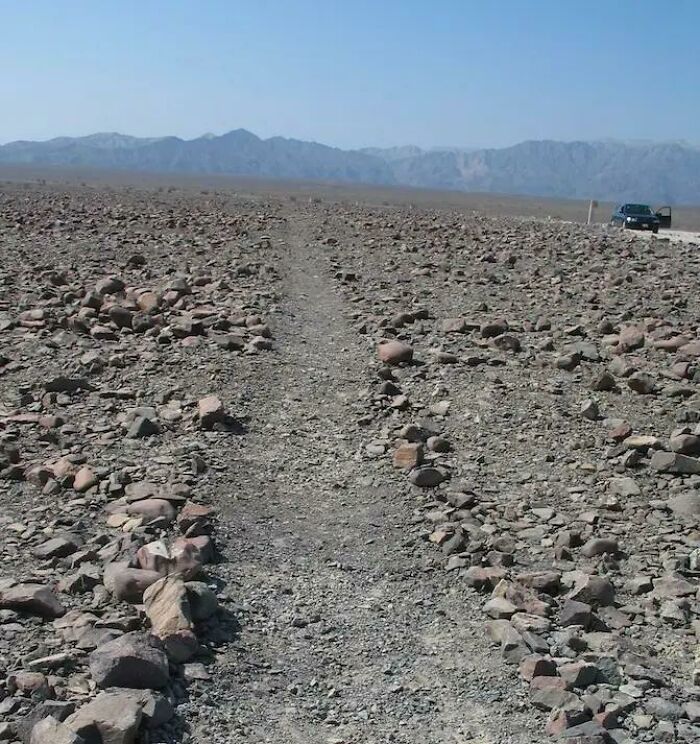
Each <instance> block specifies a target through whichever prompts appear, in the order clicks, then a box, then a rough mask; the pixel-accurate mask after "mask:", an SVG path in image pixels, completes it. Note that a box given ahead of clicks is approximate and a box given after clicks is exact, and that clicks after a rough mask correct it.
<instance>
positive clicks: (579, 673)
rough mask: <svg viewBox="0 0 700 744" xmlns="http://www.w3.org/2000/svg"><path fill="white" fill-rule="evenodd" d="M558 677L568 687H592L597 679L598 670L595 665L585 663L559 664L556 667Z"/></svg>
mask: <svg viewBox="0 0 700 744" xmlns="http://www.w3.org/2000/svg"><path fill="white" fill-rule="evenodd" d="M557 672H558V673H559V676H560V677H561V678H562V679H563V680H564V681H565V682H566V684H567V685H568V686H569V687H581V688H585V687H588V685H593V684H595V683H596V681H597V679H598V669H597V668H596V666H595V664H589V663H586V662H585V661H573V662H571V663H570V664H561V665H560V666H559V667H557Z"/></svg>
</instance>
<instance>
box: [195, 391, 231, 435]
mask: <svg viewBox="0 0 700 744" xmlns="http://www.w3.org/2000/svg"><path fill="white" fill-rule="evenodd" d="M197 412H198V416H199V424H200V426H201V427H202V428H203V429H211V428H212V427H213V426H214V425H215V424H218V423H221V422H223V421H224V420H225V417H226V412H225V409H224V404H223V403H222V402H221V401H220V400H219V398H217V397H216V396H215V395H207V396H206V397H204V398H201V399H200V400H199V402H198V403H197Z"/></svg>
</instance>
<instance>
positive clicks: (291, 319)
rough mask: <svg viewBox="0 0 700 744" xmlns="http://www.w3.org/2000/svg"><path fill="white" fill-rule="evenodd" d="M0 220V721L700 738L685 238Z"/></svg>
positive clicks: (74, 727)
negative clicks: (139, 693) (127, 584)
mask: <svg viewBox="0 0 700 744" xmlns="http://www.w3.org/2000/svg"><path fill="white" fill-rule="evenodd" d="M0 222H1V224H2V232H1V233H0V258H1V259H2V270H1V271H0V344H1V345H0V445H1V446H2V450H1V451H0V456H1V457H2V460H1V461H0V477H2V480H0V500H1V503H2V507H3V510H2V517H0V526H1V527H2V530H3V532H2V541H1V543H0V548H1V549H2V554H3V562H4V569H3V574H2V580H1V581H0V679H1V680H2V682H0V715H1V716H2V719H1V720H0V733H1V735H0V739H4V740H8V741H29V737H30V736H31V735H32V734H31V732H32V731H33V729H34V727H35V724H37V721H41V720H43V721H44V722H43V723H42V726H54V728H53V729H51V731H49V732H48V733H47V732H43V731H42V730H41V729H39V733H41V736H43V737H44V738H39V733H36V735H35V738H34V739H32V744H49V742H52V741H57V740H58V735H59V733H60V735H61V736H63V737H64V740H65V741H68V742H70V744H80V741H79V740H78V739H76V738H75V737H76V736H81V737H83V740H84V741H93V740H95V741H96V740H97V739H96V738H95V737H97V736H103V733H104V731H105V730H107V729H109V730H110V731H111V732H112V733H111V736H112V739H110V741H111V742H114V743H115V744H133V742H134V741H138V742H144V743H146V742H149V743H150V744H165V743H166V742H168V743H171V742H172V743H174V742H196V743H197V744H199V743H200V742H202V743H203V742H222V743H223V742H238V741H240V742H245V741H250V742H273V741H274V742H282V743H285V744H286V742H289V743H290V744H291V743H294V742H299V743H301V742H311V743H314V744H315V743H316V742H323V743H324V744H326V743H328V744H331V743H333V744H355V743H357V744H369V743H370V742H371V743H373V744H379V743H380V742H382V743H383V742H398V743H403V744H417V742H429V743H434V744H438V743H440V744H442V743H443V742H454V743H460V744H461V743H462V742H464V743H468V742H484V743H492V744H508V743H516V742H517V743H518V744H526V743H528V744H529V743H530V742H533V743H534V742H539V741H543V740H546V738H547V737H548V736H550V735H551V736H553V737H560V738H561V737H567V736H568V737H569V741H577V742H580V744H601V742H618V743H619V744H623V743H625V742H637V741H639V742H647V741H648V742H653V741H680V742H692V741H697V739H698V736H699V735H700V729H699V728H698V720H699V719H700V715H698V702H699V701H700V688H699V687H698V686H697V685H698V683H700V669H699V668H698V667H700V664H698V663H696V662H695V659H694V657H695V652H696V648H697V634H698V631H699V630H700V628H699V623H698V620H699V618H700V606H699V602H698V600H699V594H698V591H699V590H698V578H699V577H700V531H699V529H698V517H699V515H700V495H699V494H700V460H699V459H698V455H699V454H700V430H699V429H698V423H699V422H700V400H699V399H698V392H697V384H698V379H700V378H698V372H697V368H696V365H697V358H698V357H700V341H698V337H697V328H698V322H699V321H698V319H699V318H700V305H699V304H698V300H697V293H696V292H695V289H696V285H697V280H698V274H699V272H700V261H699V260H698V257H697V255H696V253H695V248H694V246H693V245H692V244H688V243H683V242H680V243H675V242H671V241H666V240H663V239H656V238H654V237H652V238H651V240H650V242H645V241H643V240H640V239H638V236H636V235H628V234H626V233H625V234H621V233H619V232H617V231H615V232H611V231H608V230H606V229H603V228H598V227H595V228H586V227H582V226H578V225H575V224H566V223H563V222H558V221H553V220H538V219H533V218H528V219H519V218H513V217H492V216H486V215H483V214H480V213H476V214H471V213H470V214H468V215H465V213H464V212H463V211H462V210H459V209H457V210H455V209H452V208H444V209H439V210H438V209H432V208H427V207H422V208H419V207H416V206H406V205H400V206H393V205H389V204H379V205H367V204H347V203H346V204H341V203H338V202H332V203H331V202H329V201H324V200H322V199H321V200H319V199H318V198H316V197H311V198H310V200H309V199H305V200H300V198H299V194H298V193H292V194H286V195H284V194H282V195H281V194H278V193H275V194H271V195H262V194H260V195H254V194H248V195H246V196H240V195H237V196H236V195H231V194H230V193H228V192H226V191H222V192H214V191H208V192H207V193H194V192H192V191H186V190H175V191H168V190H163V191H160V192H157V191H153V190H151V189H139V188H134V187H130V188H121V187H116V186H115V187H110V188H106V187H102V186H100V187H91V188H88V187H80V186H71V187H66V186H49V185H38V186H37V185H30V186H26V187H25V186H21V185H16V186H12V187H8V188H6V190H5V192H4V193H3V195H2V197H1V198H0ZM145 502H148V503H145ZM154 502H156V503H154ZM164 502H165V504H164ZM56 540H59V543H56V542H55V541H56ZM178 551H179V552H178ZM134 570H138V571H142V572H146V574H143V573H141V574H138V578H139V581H143V582H145V584H146V586H141V587H140V589H139V591H137V592H134V591H133V587H132V588H131V589H130V592H125V591H123V586H122V584H120V583H119V581H120V580H122V579H124V577H133V576H134V574H132V573H129V572H133V571H134ZM149 572H150V573H149ZM115 575H116V577H117V578H115ZM37 587H40V588H41V591H40V592H39V590H38V589H37ZM120 587H121V588H120ZM152 587H156V588H157V589H158V592H159V593H156V592H155V590H154V589H153V588H152ZM37 592H39V593H37ZM18 597H19V598H18ZM205 599H206V601H204V600H205ZM57 603H58V604H57ZM205 609H206V612H205ZM134 634H135V635H134ZM129 644H131V645H129ZM139 644H141V645H139ZM144 644H152V645H151V646H149V648H150V650H148V649H145V648H144ZM127 647H128V648H127ZM127 658H128V659H130V660H132V661H129V662H128V664H127V663H126V662H125V661H124V659H127ZM134 659H135V660H134ZM120 664H121V666H119V665H120ZM125 669H126V671H125ZM146 675H150V676H148V677H147V676H146ZM146 679H149V680H152V682H149V683H147V682H146V681H145V680H146ZM115 680H116V683H115ZM115 687H116V688H118V689H116V690H115ZM139 687H146V688H149V690H147V692H148V693H149V695H151V696H152V697H150V698H148V700H147V701H144V700H141V699H139V702H138V703H134V702H133V690H132V693H129V692H128V690H127V691H126V692H125V691H124V689H123V688H129V689H131V688H139ZM150 688H153V690H154V692H150ZM130 694H131V695H132V697H129V695H130ZM144 694H145V693H144ZM105 696H106V697H105ZM96 705H97V706H98V707H97V708H96V707H94V706H96ZM91 706H93V707H91ZM156 706H160V707H159V708H158V709H159V710H161V709H164V710H166V713H167V714H166V713H163V714H162V715H160V716H155V715H154V714H153V709H154V708H155V707H156ZM125 711H127V712H128V714H129V715H127V713H126V712H125ZM49 715H51V716H53V718H54V719H55V723H54V722H52V721H48V723H47V722H46V721H47V720H48V719H47V716H49ZM129 716H131V717H129ZM87 719H89V722H88V723H86V720H87ZM127 719H128V720H127ZM52 737H53V738H52ZM70 737H73V738H70ZM91 737H92V738H91Z"/></svg>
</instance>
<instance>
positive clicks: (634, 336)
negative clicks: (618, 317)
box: [615, 326, 644, 354]
mask: <svg viewBox="0 0 700 744" xmlns="http://www.w3.org/2000/svg"><path fill="white" fill-rule="evenodd" d="M642 346H644V329H643V328H640V327H638V326H625V327H624V328H623V329H622V330H621V331H620V335H619V338H618V343H617V347H616V349H615V350H616V351H617V352H618V353H622V354H624V353H626V352H628V351H634V350H635V349H640V348H642Z"/></svg>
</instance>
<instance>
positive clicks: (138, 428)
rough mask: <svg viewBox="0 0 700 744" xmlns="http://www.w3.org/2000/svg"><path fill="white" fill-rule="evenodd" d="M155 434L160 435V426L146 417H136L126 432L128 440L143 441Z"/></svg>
mask: <svg viewBox="0 0 700 744" xmlns="http://www.w3.org/2000/svg"><path fill="white" fill-rule="evenodd" d="M155 434H160V425H159V424H158V422H157V421H154V420H153V419H151V418H148V417H146V416H136V417H135V418H134V420H133V421H132V422H131V423H130V424H129V427H128V429H127V430H126V436H127V438H128V439H143V438H144V437H151V436H154V435H155Z"/></svg>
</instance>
